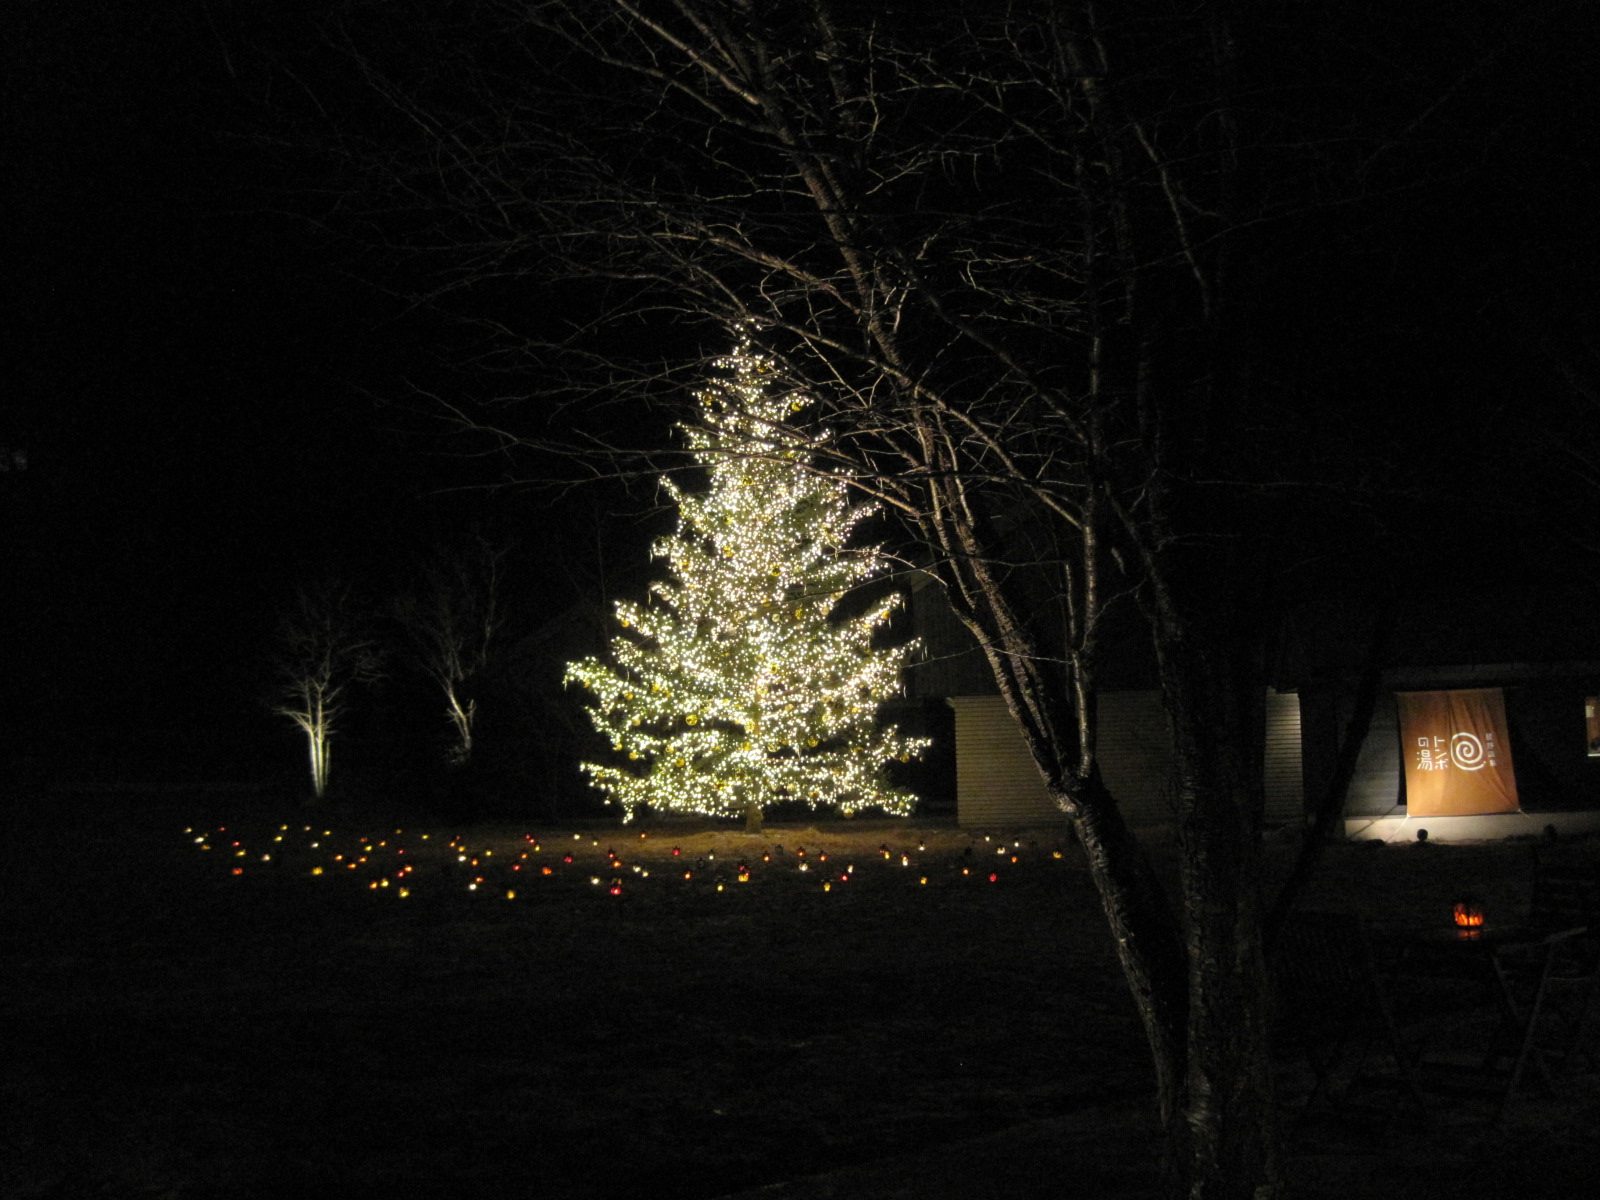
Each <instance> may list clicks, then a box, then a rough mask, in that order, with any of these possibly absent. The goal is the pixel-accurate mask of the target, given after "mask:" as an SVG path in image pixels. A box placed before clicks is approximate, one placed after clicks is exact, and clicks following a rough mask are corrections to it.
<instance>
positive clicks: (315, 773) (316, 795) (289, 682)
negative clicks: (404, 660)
mask: <svg viewBox="0 0 1600 1200" xmlns="http://www.w3.org/2000/svg"><path fill="white" fill-rule="evenodd" d="M380 661H381V660H380V656H379V653H378V650H377V646H376V644H375V642H374V641H373V639H372V637H371V634H370V630H369V628H368V625H367V622H366V620H365V618H364V616H363V614H362V613H361V611H360V609H359V607H358V606H357V604H356V602H355V601H354V599H353V598H352V596H351V594H350V591H349V589H348V588H346V587H344V586H343V585H341V584H338V583H333V582H322V583H318V584H313V585H307V586H304V587H300V588H297V589H295V592H294V594H293V596H292V597H290V599H289V601H288V602H287V603H286V605H285V606H284V608H283V611H282V612H281V613H280V615H279V618H278V629H277V638H276V641H275V644H274V648H273V655H272V668H273V672H274V674H275V675H276V677H277V683H278V703H277V705H276V706H275V707H274V709H273V711H274V712H277V713H280V714H282V715H283V716H285V717H288V718H289V719H290V720H291V721H293V722H294V723H295V725H297V726H298V727H299V728H300V730H301V732H302V733H304V734H305V737H306V750H307V753H308V755H309V757H310V762H311V796H312V800H313V802H317V803H320V802H321V801H323V800H325V799H326V798H327V795H328V784H329V780H330V778H331V773H332V768H333V735H334V733H335V732H336V730H337V725H338V720H339V718H340V717H341V715H342V714H343V713H344V711H345V706H346V704H347V702H348V699H349V692H350V689H351V688H352V687H353V686H355V685H357V684H359V683H363V682H368V681H370V680H372V679H375V678H377V675H378V669H379V664H380Z"/></svg>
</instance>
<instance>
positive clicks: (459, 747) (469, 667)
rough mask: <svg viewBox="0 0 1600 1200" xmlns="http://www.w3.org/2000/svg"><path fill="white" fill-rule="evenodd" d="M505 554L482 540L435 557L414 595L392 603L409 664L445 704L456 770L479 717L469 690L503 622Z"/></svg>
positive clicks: (468, 757)
mask: <svg viewBox="0 0 1600 1200" xmlns="http://www.w3.org/2000/svg"><path fill="white" fill-rule="evenodd" d="M507 553H508V550H507V548H506V547H505V546H503V545H497V544H494V543H491V542H490V541H489V540H488V539H487V538H485V537H483V536H481V535H479V536H477V537H474V538H473V539H472V540H471V541H470V542H469V543H468V544H466V545H464V546H463V547H461V548H459V549H457V550H454V551H441V552H439V553H437V554H432V555H430V556H429V557H428V558H427V559H426V560H425V561H424V563H423V564H422V566H421V568H420V570H419V571H418V573H417V578H416V581H415V584H414V585H413V588H412V590H410V591H408V592H406V593H404V594H403V595H401V596H400V597H399V598H398V599H397V600H396V601H395V603H394V615H395V618H396V620H397V621H398V622H399V624H400V627H401V629H403V630H404V631H405V634H406V640H407V646H408V655H407V657H408V658H409V659H410V661H411V662H412V663H413V664H414V665H415V666H416V668H417V669H418V670H420V671H421V672H422V673H423V674H424V675H426V676H427V677H428V678H429V679H430V680H431V681H432V682H433V683H434V684H435V685H436V686H437V687H438V689H439V691H440V693H441V695H442V696H443V697H444V702H445V718H446V719H447V720H448V721H449V722H450V729H451V733H452V735H453V737H452V741H451V744H450V749H449V752H448V758H449V761H450V763H451V764H452V765H455V766H465V765H466V764H468V763H469V762H471V761H472V749H473V728H474V722H475V721H476V720H477V716H478V697H477V696H476V695H475V694H474V685H475V684H476V683H477V681H478V679H479V677H480V675H481V673H482V671H483V669H484V667H485V665H486V664H487V663H488V661H489V652H490V648H491V646H492V644H493V643H494V641H495V638H496V636H497V635H498V634H499V633H500V631H501V629H502V627H503V625H504V623H505V613H504V608H503V606H502V603H501V595H500V591H501V587H502V584H503V582H504V566H505V557H506V554H507Z"/></svg>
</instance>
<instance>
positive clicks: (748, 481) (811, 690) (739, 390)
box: [567, 338, 928, 825]
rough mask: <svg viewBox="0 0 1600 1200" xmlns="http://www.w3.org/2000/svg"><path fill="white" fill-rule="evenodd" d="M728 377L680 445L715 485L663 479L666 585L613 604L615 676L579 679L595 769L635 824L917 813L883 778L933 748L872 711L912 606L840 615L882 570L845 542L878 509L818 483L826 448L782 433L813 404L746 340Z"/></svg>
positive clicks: (658, 549) (892, 679) (890, 675)
mask: <svg viewBox="0 0 1600 1200" xmlns="http://www.w3.org/2000/svg"><path fill="white" fill-rule="evenodd" d="M717 367H718V369H719V370H720V371H721V372H723V373H724V374H723V376H722V377H721V378H718V379H717V380H715V381H714V382H713V384H712V385H711V386H710V387H709V388H707V389H706V390H705V391H704V392H702V393H701V394H700V397H699V400H700V406H701V416H702V420H703V424H702V425H700V426H698V427H691V428H688V429H686V433H687V436H688V441H689V447H690V450H691V452H692V454H693V456H694V458H695V460H696V461H697V462H698V463H699V464H700V465H701V466H703V467H704V468H705V470H706V472H707V474H708V475H709V477H710V487H709V488H708V489H706V490H705V491H700V492H693V493H690V492H685V491H683V490H682V489H680V488H679V487H678V486H677V485H676V484H675V483H674V482H673V481H672V480H670V479H664V480H663V484H664V486H665V487H666V489H667V491H668V493H669V494H670V495H671V496H672V498H673V500H674V501H675V502H676V503H677V506H678V512H679V521H678V529H677V531H676V532H675V533H674V534H672V535H671V536H669V537H665V538H662V539H661V540H660V541H658V542H657V543H656V544H655V546H654V554H655V556H656V557H657V558H660V559H664V560H665V561H666V564H667V567H668V572H669V578H667V579H666V580H663V581H659V582H657V583H654V584H652V585H651V588H650V595H649V599H648V600H647V602H646V603H644V604H642V605H641V604H631V603H619V604H618V605H617V610H616V611H617V619H618V621H619V623H620V624H621V626H622V633H621V634H620V635H619V636H618V637H616V638H615V639H614V640H613V641H612V643H611V660H612V661H610V662H606V661H603V660H601V659H598V658H589V659H586V660H584V661H582V662H577V663H572V664H570V665H569V666H568V668H567V678H568V679H569V680H576V681H577V682H579V683H581V684H583V686H584V687H586V688H587V689H588V690H589V691H590V692H591V693H592V694H593V700H592V703H591V705H590V709H589V713H590V717H591V719H592V720H593V721H594V724H595V728H596V729H598V730H599V731H600V732H601V733H602V734H604V735H605V736H606V737H608V738H609V739H610V742H611V748H612V750H613V752H614V753H615V755H616V761H614V762H611V763H595V762H591V763H584V764H583V769H584V770H585V771H586V772H588V774H589V776H590V778H591V781H592V782H593V783H594V785H595V786H596V787H598V788H600V789H602V790H603V791H605V792H606V793H607V796H608V798H609V800H610V802H614V803H616V804H619V805H621V806H622V808H623V810H624V814H625V819H631V818H632V817H633V815H634V813H635V811H636V810H637V809H639V808H640V807H641V806H643V805H649V806H650V807H651V808H653V809H656V810H659V811H663V812H675V813H701V814H706V815H710V816H728V817H731V816H739V815H743V816H745V817H746V819H747V821H748V822H749V823H750V824H752V825H756V824H759V822H760V819H761V813H762V812H763V810H765V809H766V808H768V807H770V806H771V805H774V804H778V803H784V802H791V801H798V802H801V803H805V804H808V805H810V806H812V807H817V806H819V805H832V804H836V805H838V806H839V807H840V808H841V809H842V810H843V811H844V812H846V813H847V814H848V813H850V812H853V811H855V810H856V809H860V808H879V809H884V810H887V811H888V812H891V813H894V814H897V815H903V814H906V813H909V812H910V811H911V808H912V806H913V804H914V803H915V797H913V796H912V795H910V794H909V793H907V792H904V791H901V790H899V789H896V788H893V787H890V786H888V785H887V784H886V783H885V781H884V779H883V768H884V765H885V764H886V763H888V762H890V761H891V760H896V759H898V760H900V761H902V762H904V761H909V760H910V759H911V758H913V757H916V756H919V755H920V754H921V752H922V750H923V749H924V748H925V747H926V746H927V744H928V742H927V739H925V738H912V737H907V736H905V735H903V734H902V733H900V731H899V730H898V729H897V728H895V727H894V726H893V725H884V724H880V722H879V721H878V709H879V707H880V706H881V705H882V703H883V702H884V701H885V700H887V699H889V698H890V697H891V696H893V695H895V694H897V693H898V692H899V690H900V686H901V673H902V669H903V668H904V666H905V664H906V662H907V660H908V659H909V657H910V656H911V654H912V653H913V652H914V650H915V643H910V644H906V645H901V646H896V647H892V648H889V647H883V646H877V645H874V635H875V632H876V631H877V630H879V629H881V628H882V627H883V626H884V625H885V624H886V623H887V621H888V620H889V616H890V614H891V613H892V612H893V611H894V609H895V608H896V606H897V605H898V604H899V603H900V600H901V597H900V596H899V595H898V594H890V595H887V596H885V597H884V598H883V599H881V600H879V601H877V602H875V603H873V604H871V605H870V606H869V607H868V608H867V609H866V611H864V612H859V613H853V614H846V613H843V612H841V611H840V610H839V607H840V606H839V601H840V599H841V598H842V597H843V596H844V595H845V594H846V593H847V592H849V591H850V590H851V589H852V588H854V587H856V586H857V585H859V584H861V583H863V582H865V581H866V580H867V579H869V578H871V577H873V576H875V575H878V574H880V573H881V572H882V570H883V569H884V558H883V555H882V552H881V550H880V549H879V548H878V547H876V546H854V547H852V546H850V545H849V544H848V543H849V542H850V538H851V534H852V532H853V531H854V530H855V529H856V527H857V526H858V525H859V524H860V523H861V522H862V521H863V520H864V519H865V518H867V517H868V516H870V515H871V514H872V513H873V511H874V508H873V507H872V506H871V505H856V504H852V502H851V499H850V495H849V488H848V486H847V485H846V484H845V483H844V482H842V481H840V480H836V479H829V478H825V477H823V476H822V475H819V474H817V473H816V472H814V471H811V470H808V469H807V468H808V466H809V465H810V458H811V455H812V452H813V450H814V449H815V447H816V446H817V445H818V444H820V439H818V440H812V439H810V438H808V437H807V436H806V435H805V434H804V433H803V432H802V431H800V430H798V429H796V428H795V427H794V426H792V425H789V424H788V423H787V422H788V419H789V418H790V417H792V416H793V415H794V414H795V413H798V412H799V411H801V410H802V409H803V408H805V406H806V405H807V404H808V403H809V400H808V399H807V398H806V397H805V396H804V395H803V394H800V393H797V392H795V391H794V390H793V389H790V388H786V387H783V386H781V385H780V383H779V381H778V379H777V376H776V373H775V371H774V370H773V367H772V365H771V363H770V361H769V360H767V359H765V358H764V357H762V355H761V354H760V353H759V352H758V351H757V350H756V349H755V348H754V347H753V346H752V345H751V344H750V342H749V341H748V340H747V339H743V338H742V339H741V340H740V342H739V344H738V347H737V349H736V350H735V351H734V353H733V354H731V355H730V356H728V357H727V358H724V359H721V360H719V361H718V363H717Z"/></svg>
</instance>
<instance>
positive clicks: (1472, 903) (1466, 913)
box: [1451, 896, 1483, 929]
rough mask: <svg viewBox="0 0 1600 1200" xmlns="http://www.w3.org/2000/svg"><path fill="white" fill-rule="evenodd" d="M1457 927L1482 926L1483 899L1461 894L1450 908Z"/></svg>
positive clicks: (1479, 927)
mask: <svg viewBox="0 0 1600 1200" xmlns="http://www.w3.org/2000/svg"><path fill="white" fill-rule="evenodd" d="M1451 913H1452V914H1453V915H1454V917H1455V922H1456V928H1457V929H1481V928H1483V901H1482V900H1479V899H1478V898H1477V897H1476V896H1463V897H1461V899H1459V900H1457V901H1456V902H1455V906H1454V907H1453V908H1452V909H1451Z"/></svg>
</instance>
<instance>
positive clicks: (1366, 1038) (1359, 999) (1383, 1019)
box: [1271, 912, 1426, 1116]
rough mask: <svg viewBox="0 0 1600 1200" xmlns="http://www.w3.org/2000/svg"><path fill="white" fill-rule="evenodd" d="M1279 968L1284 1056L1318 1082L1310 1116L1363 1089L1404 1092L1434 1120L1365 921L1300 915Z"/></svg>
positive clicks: (1279, 1038) (1285, 936)
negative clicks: (1321, 1106) (1320, 1105)
mask: <svg viewBox="0 0 1600 1200" xmlns="http://www.w3.org/2000/svg"><path fill="white" fill-rule="evenodd" d="M1271 968H1272V975H1273V984H1274V988H1275V1000H1276V1012H1275V1020H1274V1045H1275V1051H1276V1054H1277V1056H1278V1057H1279V1058H1280V1060H1284V1061H1302V1062H1304V1063H1305V1064H1306V1065H1307V1066H1309V1067H1310V1069H1311V1072H1312V1075H1313V1078H1314V1084H1313V1086H1312V1088H1311V1091H1310V1093H1309V1094H1308V1095H1307V1096H1306V1097H1305V1100H1304V1101H1303V1103H1302V1105H1301V1113H1302V1115H1303V1114H1304V1113H1306V1112H1309V1111H1310V1110H1311V1109H1312V1108H1313V1107H1314V1106H1315V1105H1316V1104H1317V1103H1318V1101H1319V1100H1321V1099H1323V1098H1324V1097H1326V1098H1327V1099H1328V1100H1329V1101H1330V1103H1332V1104H1333V1105H1335V1106H1343V1105H1346V1104H1348V1103H1349V1102H1350V1098H1351V1095H1352V1093H1353V1091H1354V1089H1355V1088H1356V1087H1357V1086H1358V1085H1377V1086H1380V1087H1383V1088H1386V1089H1396V1088H1397V1089H1398V1090H1399V1091H1400V1092H1401V1093H1403V1094H1404V1095H1405V1096H1406V1097H1407V1098H1408V1099H1409V1100H1410V1101H1411V1102H1412V1103H1413V1104H1414V1106H1415V1107H1416V1109H1417V1112H1418V1114H1419V1115H1423V1116H1426V1103H1425V1101H1424V1100H1423V1095H1422V1091H1421V1089H1420V1088H1419V1087H1418V1085H1417V1078H1416V1073H1415V1066H1416V1059H1415V1055H1414V1054H1413V1053H1412V1052H1411V1050H1410V1048H1409V1047H1408V1046H1407V1045H1406V1044H1405V1042H1404V1040H1403V1039H1402V1037H1401V1034H1400V1029H1399V1026H1398V1025H1397V1024H1396V1022H1395V1015H1394V1008H1393V1005H1392V1004H1391V1003H1390V1000H1389V996H1388V993H1387V991H1386V990H1385V988H1384V985H1383V982H1382V980H1381V979H1380V978H1379V976H1378V972H1377V970H1376V969H1375V967H1374V964H1373V956H1372V949H1371V945H1370V943H1369V941H1368V938H1367V931H1366V927H1365V925H1364V923H1363V922H1362V920H1361V918H1360V917H1359V916H1358V915H1356V914H1354V913H1348V912H1305V913H1295V914H1293V915H1292V916H1290V918H1289V919H1288V922H1287V923H1286V924H1285V926H1284V928H1283V930H1282V932H1281V934H1280V935H1279V937H1278V940H1277V942H1276V944H1275V945H1274V947H1273V953H1272V961H1271ZM1385 1062H1386V1063H1387V1070H1385V1067H1384V1064H1385Z"/></svg>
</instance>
